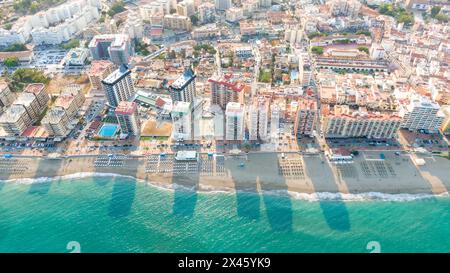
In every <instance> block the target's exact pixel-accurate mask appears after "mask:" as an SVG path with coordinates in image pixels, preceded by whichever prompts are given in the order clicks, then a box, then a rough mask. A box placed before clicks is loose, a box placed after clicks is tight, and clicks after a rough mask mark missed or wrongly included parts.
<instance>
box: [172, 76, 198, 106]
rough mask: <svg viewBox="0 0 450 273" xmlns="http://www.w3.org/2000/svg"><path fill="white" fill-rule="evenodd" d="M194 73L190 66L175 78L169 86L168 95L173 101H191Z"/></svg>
mask: <svg viewBox="0 0 450 273" xmlns="http://www.w3.org/2000/svg"><path fill="white" fill-rule="evenodd" d="M195 78H196V75H195V73H194V71H193V70H192V69H191V68H188V69H186V70H185V71H184V73H183V75H181V76H180V77H179V78H178V79H176V80H175V81H174V82H173V83H172V84H171V85H170V87H169V91H170V97H171V98H172V101H173V102H176V101H184V102H193V101H194V98H195V96H196V93H195Z"/></svg>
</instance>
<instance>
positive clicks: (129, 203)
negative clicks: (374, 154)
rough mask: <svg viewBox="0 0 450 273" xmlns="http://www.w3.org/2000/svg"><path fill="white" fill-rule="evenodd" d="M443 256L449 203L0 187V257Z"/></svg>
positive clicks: (74, 182)
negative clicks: (74, 247) (375, 250)
mask: <svg viewBox="0 0 450 273" xmlns="http://www.w3.org/2000/svg"><path fill="white" fill-rule="evenodd" d="M70 241H77V242H79V243H80V245H81V252H368V250H367V249H366V246H367V243H368V242H370V241H377V242H379V244H380V246H381V251H382V252H417V251H419V252H448V251H450V199H449V198H446V197H437V198H430V199H421V200H415V201H408V202H390V201H389V202H386V201H363V202H359V201H358V202H344V201H314V202H310V201H305V200H295V199H292V198H290V197H288V196H280V195H273V194H268V193H264V194H255V193H242V192H240V193H197V192H193V191H188V190H185V189H175V190H173V191H172V190H164V189H158V188H155V187H153V186H149V185H146V184H145V183H140V182H136V181H135V180H133V179H127V178H123V177H95V178H82V179H71V180H59V181H53V182H45V183H34V184H18V183H0V252H69V251H68V250H67V249H66V245H67V243H68V242H70Z"/></svg>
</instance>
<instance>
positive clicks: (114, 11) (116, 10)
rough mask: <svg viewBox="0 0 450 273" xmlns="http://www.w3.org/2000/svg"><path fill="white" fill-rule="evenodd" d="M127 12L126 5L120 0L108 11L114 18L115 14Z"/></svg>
mask: <svg viewBox="0 0 450 273" xmlns="http://www.w3.org/2000/svg"><path fill="white" fill-rule="evenodd" d="M124 10H125V4H124V2H123V1H121V0H119V1H117V2H115V3H114V4H113V5H112V6H111V8H110V9H109V11H108V15H109V16H111V17H112V16H114V15H115V14H117V13H119V12H122V11H124Z"/></svg>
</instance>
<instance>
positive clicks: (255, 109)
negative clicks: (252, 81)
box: [248, 97, 270, 140]
mask: <svg viewBox="0 0 450 273" xmlns="http://www.w3.org/2000/svg"><path fill="white" fill-rule="evenodd" d="M269 104H270V100H269V99H267V98H265V97H254V98H253V102H252V104H251V105H250V108H249V109H248V131H249V140H267V137H268V134H267V129H268V124H269Z"/></svg>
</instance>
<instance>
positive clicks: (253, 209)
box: [226, 157, 261, 220]
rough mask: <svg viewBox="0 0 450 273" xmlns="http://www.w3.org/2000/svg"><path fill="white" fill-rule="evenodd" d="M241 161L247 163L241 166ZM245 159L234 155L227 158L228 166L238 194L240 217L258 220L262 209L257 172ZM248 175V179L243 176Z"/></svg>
mask: <svg viewBox="0 0 450 273" xmlns="http://www.w3.org/2000/svg"><path fill="white" fill-rule="evenodd" d="M241 163H244V164H245V165H244V166H243V167H241V166H240V164H241ZM247 163H248V162H246V160H245V159H240V158H238V157H234V158H233V157H232V158H229V159H227V160H226V168H227V169H228V170H229V171H230V174H231V178H232V180H233V182H234V187H235V191H236V192H235V194H236V210H237V215H238V216H239V217H244V218H247V219H249V220H258V219H259V217H260V209H261V195H260V193H259V192H258V184H257V173H256V172H255V171H254V170H250V169H249V168H251V166H249V164H247ZM244 177H247V179H246V181H243V178H244Z"/></svg>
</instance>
